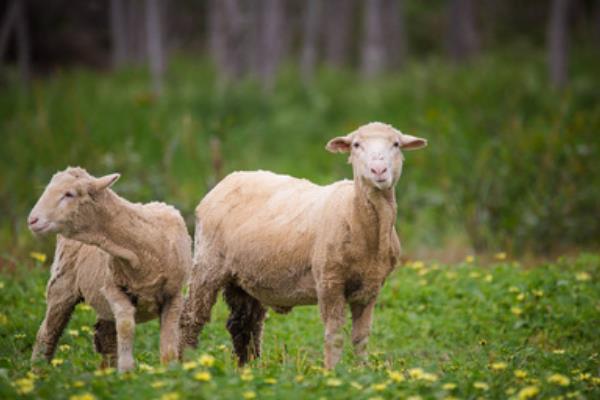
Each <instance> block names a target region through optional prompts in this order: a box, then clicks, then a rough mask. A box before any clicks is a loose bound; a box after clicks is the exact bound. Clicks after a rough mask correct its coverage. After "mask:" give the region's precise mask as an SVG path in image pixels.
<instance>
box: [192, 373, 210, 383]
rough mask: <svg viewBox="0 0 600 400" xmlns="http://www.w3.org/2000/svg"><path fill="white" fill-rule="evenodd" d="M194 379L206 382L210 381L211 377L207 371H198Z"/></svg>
mask: <svg viewBox="0 0 600 400" xmlns="http://www.w3.org/2000/svg"><path fill="white" fill-rule="evenodd" d="M194 379H195V380H197V381H200V382H208V381H210V380H211V379H212V375H211V374H210V372H208V371H200V372H198V373H196V375H194Z"/></svg>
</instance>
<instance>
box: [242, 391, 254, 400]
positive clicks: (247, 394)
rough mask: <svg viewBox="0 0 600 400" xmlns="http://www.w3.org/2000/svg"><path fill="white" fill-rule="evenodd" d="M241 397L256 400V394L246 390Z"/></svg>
mask: <svg viewBox="0 0 600 400" xmlns="http://www.w3.org/2000/svg"><path fill="white" fill-rule="evenodd" d="M242 397H243V398H244V399H246V400H252V399H255V398H256V393H255V392H253V391H252V390H248V391H246V392H244V393H242Z"/></svg>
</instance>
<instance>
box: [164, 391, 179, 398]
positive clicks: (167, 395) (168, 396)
mask: <svg viewBox="0 0 600 400" xmlns="http://www.w3.org/2000/svg"><path fill="white" fill-rule="evenodd" d="M179 398H180V396H179V393H177V392H169V393H165V394H163V395H162V396H160V400H179Z"/></svg>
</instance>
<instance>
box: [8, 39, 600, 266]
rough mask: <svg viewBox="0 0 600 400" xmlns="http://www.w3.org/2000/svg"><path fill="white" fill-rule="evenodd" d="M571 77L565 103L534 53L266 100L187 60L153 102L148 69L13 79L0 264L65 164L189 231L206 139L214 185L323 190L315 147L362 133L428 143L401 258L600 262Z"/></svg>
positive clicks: (581, 59)
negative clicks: (309, 183)
mask: <svg viewBox="0 0 600 400" xmlns="http://www.w3.org/2000/svg"><path fill="white" fill-rule="evenodd" d="M570 66H571V75H572V76H571V82H570V86H569V87H568V88H567V89H566V90H564V91H556V90H553V89H552V88H551V87H550V86H549V84H548V80H547V76H546V65H545V57H544V54H543V52H541V51H539V50H535V49H529V48H527V49H519V48H517V49H513V50H510V51H508V50H507V51H505V52H500V51H498V52H495V53H491V54H485V55H483V56H482V57H480V58H478V59H477V60H473V61H472V62H470V63H466V64H463V65H460V66H457V65H449V64H448V63H447V62H446V61H445V60H443V59H439V58H432V59H429V60H425V61H423V60H421V61H416V62H414V63H411V64H409V65H407V66H406V68H405V69H403V70H402V71H399V72H396V73H393V74H390V75H386V76H384V77H382V78H380V79H377V80H374V81H370V82H365V81H362V80H361V79H360V78H359V76H357V75H356V74H355V73H353V72H349V71H337V70H336V71H334V70H328V69H321V70H320V71H318V74H317V75H316V77H315V81H314V84H313V85H311V86H309V87H306V86H304V85H303V84H302V83H301V82H299V80H298V74H297V71H296V70H295V69H294V68H288V69H286V70H285V71H284V72H282V73H281V75H280V76H279V79H278V81H277V83H276V85H275V88H274V91H273V93H271V94H270V95H265V94H264V93H262V92H261V90H260V87H259V85H258V84H256V83H255V82H251V81H247V82H242V83H241V84H239V85H236V86H233V87H223V85H219V84H218V83H217V77H216V74H215V71H214V70H213V69H212V68H211V67H210V65H208V63H207V62H206V61H205V60H201V59H200V60H198V59H193V58H189V57H187V58H186V57H184V58H176V59H174V60H173V62H172V63H171V65H170V69H169V74H168V76H167V77H166V83H165V93H164V96H162V97H161V98H160V99H156V98H154V97H152V95H151V94H149V92H148V86H149V85H148V77H147V74H146V72H145V71H144V70H136V69H132V70H124V71H119V72H117V73H101V72H94V71H89V70H78V69H75V70H67V71H58V72H57V73H56V74H54V75H51V76H49V77H46V78H41V79H38V80H36V81H34V82H33V85H32V92H31V94H30V95H29V96H24V95H23V93H20V92H19V85H18V82H17V81H16V80H9V81H8V83H7V86H6V87H3V88H2V91H0V135H1V138H2V143H1V146H0V209H1V210H2V218H1V219H0V249H1V250H0V251H1V252H2V254H3V255H5V256H16V255H18V254H22V253H23V250H25V251H28V250H30V249H33V248H34V247H37V246H39V245H38V244H35V242H34V241H33V240H32V236H31V234H30V233H29V232H28V230H27V228H26V224H25V223H24V222H25V218H26V216H27V214H28V212H29V210H30V208H31V207H32V206H33V204H34V202H35V200H36V199H37V198H38V197H39V195H40V193H41V190H42V188H43V186H44V185H45V184H46V183H47V182H48V180H49V178H50V177H51V175H52V174H53V173H54V172H55V171H57V170H62V169H64V168H65V167H66V166H67V165H81V166H83V167H86V168H87V169H88V170H89V171H90V172H92V173H94V174H97V175H100V174H104V173H111V172H115V171H117V172H121V173H122V175H123V176H122V179H121V180H120V181H119V183H118V185H117V186H116V190H117V191H118V192H119V193H120V194H122V195H124V196H125V197H127V198H129V199H131V200H133V201H152V200H164V201H167V202H169V203H172V204H174V205H176V206H177V207H178V208H180V209H181V210H182V212H183V214H184V216H185V217H186V218H187V220H188V222H189V225H190V228H191V225H192V223H193V216H192V215H193V210H194V208H195V206H196V205H197V204H198V202H199V201H200V199H201V198H202V196H203V195H204V194H205V193H206V191H207V190H208V188H209V187H210V186H211V185H213V184H214V183H215V181H216V180H217V179H218V177H217V176H215V171H214V169H213V167H212V162H211V158H212V156H211V150H210V148H211V145H210V143H211V139H212V138H219V140H220V141H221V143H222V156H223V172H224V173H228V172H231V171H234V170H240V169H242V170H255V169H269V170H273V171H276V172H280V173H286V174H291V175H295V176H299V177H303V178H308V179H311V180H313V181H315V182H318V183H329V182H332V181H334V180H337V179H341V178H344V177H349V176H350V175H351V169H350V167H349V166H348V165H347V164H346V162H345V161H346V159H345V157H344V156H340V155H337V156H336V155H332V154H329V153H327V152H326V151H325V150H324V145H325V143H326V142H327V141H328V140H329V139H330V138H332V137H334V136H338V135H342V134H346V133H348V132H350V131H352V130H353V129H355V128H356V127H358V126H359V125H362V124H364V123H366V122H368V121H373V120H382V121H385V122H388V123H391V124H393V125H394V126H396V127H398V128H399V129H401V130H403V131H404V132H406V133H410V134H413V135H417V136H423V137H425V138H427V139H428V140H429V147H428V148H427V149H425V150H422V151H417V152H413V153H410V154H409V153H407V154H406V165H405V169H404V173H403V176H402V178H401V180H400V183H399V185H398V189H397V190H398V196H397V197H398V206H399V218H398V228H399V231H400V235H401V238H402V240H403V244H404V248H405V249H406V251H407V252H408V253H409V254H413V255H415V254H425V253H426V252H427V251H430V250H431V249H439V248H441V247H445V246H446V245H447V242H448V240H450V241H451V242H453V244H454V246H456V247H459V248H462V249H467V250H468V249H471V248H474V249H475V250H477V251H492V252H493V251H497V250H504V251H508V252H509V253H511V254H519V253H526V252H535V253H538V254H540V253H541V254H547V253H548V252H553V253H560V252H561V251H563V250H565V249H572V248H584V249H596V250H597V249H598V247H599V246H600V243H599V242H598V238H599V237H600V219H598V218H591V216H594V215H600V202H598V201H597V200H598V197H599V196H600V157H598V154H600V139H599V138H600V135H599V132H600V79H599V76H600V75H598V73H597V71H598V70H600V59H599V58H598V57H597V53H595V49H588V50H586V49H585V48H583V49H582V48H579V47H578V48H576V49H574V50H573V52H572V59H571V65H570ZM52 246H53V244H52V243H51V242H50V241H46V242H44V249H45V251H47V252H50V251H51V248H52ZM463 252H464V251H463Z"/></svg>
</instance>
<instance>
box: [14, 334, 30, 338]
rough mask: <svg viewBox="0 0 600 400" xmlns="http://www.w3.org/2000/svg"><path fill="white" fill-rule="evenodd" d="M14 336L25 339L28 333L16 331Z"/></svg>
mask: <svg viewBox="0 0 600 400" xmlns="http://www.w3.org/2000/svg"><path fill="white" fill-rule="evenodd" d="M13 337H14V338H15V339H25V338H26V337H27V335H25V334H24V333H15V334H14V335H13Z"/></svg>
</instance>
